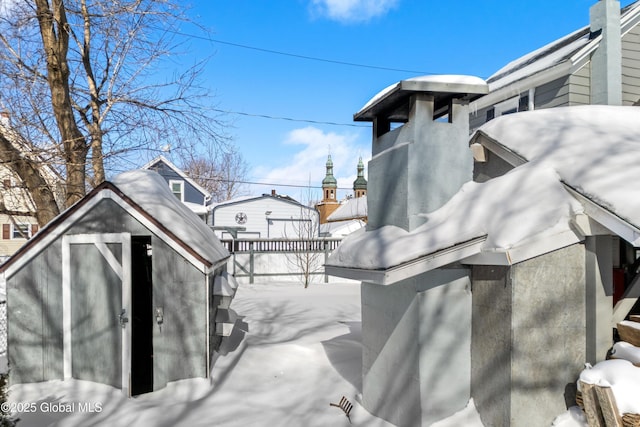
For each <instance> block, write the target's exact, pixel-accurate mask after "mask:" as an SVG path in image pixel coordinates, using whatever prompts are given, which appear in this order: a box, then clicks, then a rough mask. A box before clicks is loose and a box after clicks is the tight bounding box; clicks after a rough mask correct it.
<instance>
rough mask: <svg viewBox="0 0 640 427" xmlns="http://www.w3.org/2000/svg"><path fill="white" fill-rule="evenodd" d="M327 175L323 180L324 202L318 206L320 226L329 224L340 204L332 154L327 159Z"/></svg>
mask: <svg viewBox="0 0 640 427" xmlns="http://www.w3.org/2000/svg"><path fill="white" fill-rule="evenodd" d="M326 167H327V173H326V175H325V177H324V179H323V180H322V201H321V202H320V203H318V204H317V205H316V209H318V212H320V224H324V223H326V222H327V217H328V216H329V215H331V214H332V213H333V211H335V210H336V209H338V207H339V206H340V203H339V202H338V195H337V193H338V181H337V180H336V178H335V177H334V176H333V161H332V160H331V154H329V157H328V158H327V163H326Z"/></svg>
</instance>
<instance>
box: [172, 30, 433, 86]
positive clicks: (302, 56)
mask: <svg viewBox="0 0 640 427" xmlns="http://www.w3.org/2000/svg"><path fill="white" fill-rule="evenodd" d="M164 31H167V32H169V33H172V34H176V35H179V36H184V37H190V38H193V39H198V40H205V41H208V42H211V43H218V44H223V45H227V46H233V47H239V48H242V49H249V50H255V51H258V52H265V53H271V54H273V55H281V56H289V57H291V58H298V59H305V60H308V61H317V62H326V63H329V64H338V65H346V66H349V67H359V68H369V69H373V70H384V71H397V72H401V73H410V74H421V75H424V74H438V73H430V72H427V71H417V70H405V69H402V68H392V67H381V66H377V65H368V64H358V63H356V62H347V61H338V60H335V59H327V58H318V57H315V56H309V55H300V54H296V53H289V52H283V51H280V50H273V49H265V48H261V47H256V46H249V45H246V44H240V43H233V42H228V41H224V40H220V39H214V38H211V37H205V36H199V35H196V34H189V33H183V32H181V31H176V30H168V29H164Z"/></svg>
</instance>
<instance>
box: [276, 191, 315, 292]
mask: <svg viewBox="0 0 640 427" xmlns="http://www.w3.org/2000/svg"><path fill="white" fill-rule="evenodd" d="M303 200H305V202H307V205H308V204H309V203H310V201H311V200H313V198H312V194H311V187H309V189H308V190H307V195H306V197H305V198H303ZM319 227H320V215H319V214H318V211H317V210H316V209H315V208H312V207H309V206H305V205H304V204H301V205H300V216H299V217H298V218H291V227H289V228H290V229H288V228H287V227H285V229H284V234H285V238H286V239H287V240H288V241H289V245H290V248H291V250H290V252H289V253H288V254H287V261H288V262H289V264H291V265H292V266H293V267H294V269H295V270H296V271H297V272H299V273H300V274H301V276H302V284H303V285H304V287H305V288H307V287H309V285H310V284H311V282H312V281H313V277H314V275H316V274H317V273H318V272H320V271H321V270H322V268H323V262H324V251H323V243H324V242H323V241H321V240H320V239H319V238H318V235H319V233H318V231H319Z"/></svg>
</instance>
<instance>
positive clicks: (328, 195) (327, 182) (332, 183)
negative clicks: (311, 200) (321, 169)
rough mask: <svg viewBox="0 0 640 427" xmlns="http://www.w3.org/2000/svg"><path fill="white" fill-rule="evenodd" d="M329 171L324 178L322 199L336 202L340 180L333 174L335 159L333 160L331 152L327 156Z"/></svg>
mask: <svg viewBox="0 0 640 427" xmlns="http://www.w3.org/2000/svg"><path fill="white" fill-rule="evenodd" d="M326 167H327V173H326V175H325V177H324V179H323V180H322V194H323V196H322V201H323V202H334V201H336V197H337V195H336V192H337V190H338V181H337V180H336V178H335V177H334V176H333V161H332V160H331V154H329V156H328V158H327V163H326Z"/></svg>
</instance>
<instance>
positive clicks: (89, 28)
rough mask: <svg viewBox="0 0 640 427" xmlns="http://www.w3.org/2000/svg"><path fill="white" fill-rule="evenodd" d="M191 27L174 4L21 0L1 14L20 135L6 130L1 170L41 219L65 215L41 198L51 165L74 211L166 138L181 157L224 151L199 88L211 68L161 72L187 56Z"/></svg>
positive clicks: (159, 0)
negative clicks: (188, 151)
mask: <svg viewBox="0 0 640 427" xmlns="http://www.w3.org/2000/svg"><path fill="white" fill-rule="evenodd" d="M186 21H188V19H187V18H186V17H185V15H184V5H183V4H182V3H179V2H171V1H168V0H66V1H65V0H15V1H14V2H12V3H11V4H10V6H5V7H4V8H3V9H2V11H0V94H1V95H0V109H2V110H5V111H8V112H10V114H11V129H12V132H14V133H15V134H16V135H18V136H17V137H15V136H13V137H12V136H10V135H7V134H6V133H5V132H4V131H3V130H5V128H0V135H1V137H0V144H1V145H0V162H3V163H4V164H5V165H7V166H8V167H10V168H11V169H12V170H13V172H14V173H15V174H16V175H18V176H19V178H20V179H21V180H23V181H24V182H25V185H26V186H27V188H28V189H29V192H30V194H31V196H32V198H33V202H34V204H35V206H36V211H38V212H39V211H41V210H42V211H45V212H52V213H57V211H58V207H57V206H56V205H55V203H54V202H53V200H52V197H49V196H46V197H39V196H38V194H37V193H38V191H44V192H45V193H47V191H45V190H44V189H45V188H46V187H47V186H48V184H47V180H46V179H44V174H43V172H42V164H46V165H47V166H48V167H53V168H55V169H56V170H57V171H58V172H59V173H60V175H61V176H62V177H63V179H64V187H65V195H64V202H63V206H64V207H68V206H70V205H71V204H73V203H75V202H76V201H78V200H79V199H80V198H81V197H83V195H84V194H85V192H86V190H87V188H91V187H94V186H96V185H98V184H99V183H100V182H102V181H103V180H104V179H105V176H106V173H107V172H105V170H109V169H110V166H117V164H118V163H120V162H123V161H125V160H129V161H131V158H135V156H136V153H138V154H140V152H141V151H145V150H150V149H155V148H157V147H159V145H160V144H164V143H165V142H166V140H167V139H169V140H170V141H171V143H172V146H173V147H174V148H175V149H178V150H179V149H183V148H184V147H185V146H186V145H192V144H193V143H194V142H200V143H203V144H213V145H216V146H219V145H223V144H224V141H225V138H224V135H222V134H221V129H222V127H221V121H220V118H219V117H218V116H217V115H216V114H214V113H212V111H213V110H212V109H209V108H207V106H206V104H205V103H206V102H208V101H209V100H210V99H211V97H210V96H209V94H208V92H207V91H206V90H204V89H203V88H202V87H200V86H199V85H198V77H199V75H200V73H201V70H202V66H203V64H204V63H198V64H195V65H193V66H192V67H191V68H189V69H187V70H186V71H184V72H183V73H182V74H179V75H170V74H169V73H162V72H161V70H162V66H163V65H166V64H167V62H163V61H165V60H166V58H168V56H169V55H171V54H179V53H180V49H182V48H183V46H182V45H181V43H180V41H179V40H178V39H177V35H176V34H177V25H179V24H180V23H183V22H186ZM17 140H19V141H20V145H19V146H18V145H16V143H15V142H16V141H17ZM25 151H26V153H25ZM133 163H135V162H133ZM49 190H50V191H48V193H51V194H53V193H55V191H53V190H52V189H49ZM47 218H48V219H50V217H49V216H43V217H42V218H38V221H39V222H40V224H41V225H42V224H44V222H45V221H46V220H47Z"/></svg>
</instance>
